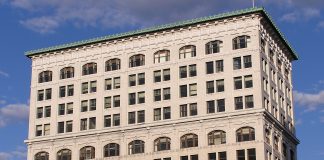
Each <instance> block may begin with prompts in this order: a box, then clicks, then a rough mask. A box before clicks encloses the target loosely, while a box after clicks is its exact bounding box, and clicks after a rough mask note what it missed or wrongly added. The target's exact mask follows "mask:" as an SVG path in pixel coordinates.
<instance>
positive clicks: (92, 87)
mask: <svg viewBox="0 0 324 160" xmlns="http://www.w3.org/2000/svg"><path fill="white" fill-rule="evenodd" d="M94 92H97V81H91V82H90V93H94Z"/></svg>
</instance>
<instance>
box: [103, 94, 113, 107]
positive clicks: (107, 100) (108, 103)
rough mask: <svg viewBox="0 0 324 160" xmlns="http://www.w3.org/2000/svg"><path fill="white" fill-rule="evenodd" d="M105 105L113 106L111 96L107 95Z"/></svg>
mask: <svg viewBox="0 0 324 160" xmlns="http://www.w3.org/2000/svg"><path fill="white" fill-rule="evenodd" d="M104 106H105V109H106V108H111V97H110V96H109V97H105V104H104Z"/></svg>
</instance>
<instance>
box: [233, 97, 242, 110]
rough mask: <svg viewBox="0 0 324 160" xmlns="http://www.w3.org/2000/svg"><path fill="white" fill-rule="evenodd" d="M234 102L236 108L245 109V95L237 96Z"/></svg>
mask: <svg viewBox="0 0 324 160" xmlns="http://www.w3.org/2000/svg"><path fill="white" fill-rule="evenodd" d="M234 102H235V109H236V110H239V109H243V97H235V98H234Z"/></svg>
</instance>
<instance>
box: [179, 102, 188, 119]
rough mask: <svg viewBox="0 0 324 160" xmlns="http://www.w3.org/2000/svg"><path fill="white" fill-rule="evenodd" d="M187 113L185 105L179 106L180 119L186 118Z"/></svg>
mask: <svg viewBox="0 0 324 160" xmlns="http://www.w3.org/2000/svg"><path fill="white" fill-rule="evenodd" d="M187 116H188V111H187V104H182V105H180V117H187Z"/></svg>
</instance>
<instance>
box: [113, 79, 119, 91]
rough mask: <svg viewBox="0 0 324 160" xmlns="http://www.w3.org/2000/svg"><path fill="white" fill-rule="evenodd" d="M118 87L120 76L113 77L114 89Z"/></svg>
mask: <svg viewBox="0 0 324 160" xmlns="http://www.w3.org/2000/svg"><path fill="white" fill-rule="evenodd" d="M118 88H120V77H115V78H114V89H118Z"/></svg>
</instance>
